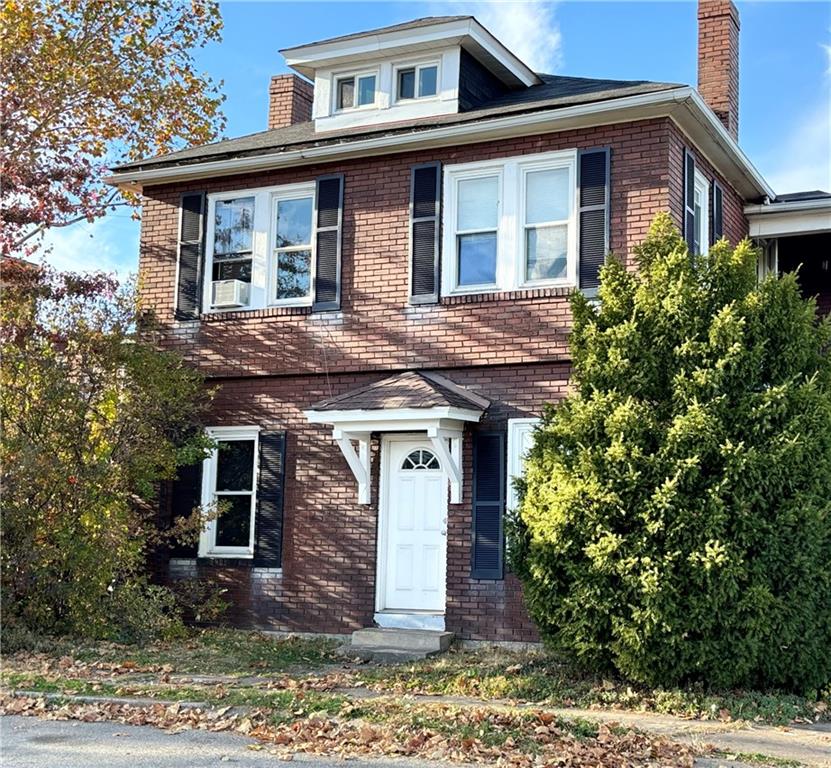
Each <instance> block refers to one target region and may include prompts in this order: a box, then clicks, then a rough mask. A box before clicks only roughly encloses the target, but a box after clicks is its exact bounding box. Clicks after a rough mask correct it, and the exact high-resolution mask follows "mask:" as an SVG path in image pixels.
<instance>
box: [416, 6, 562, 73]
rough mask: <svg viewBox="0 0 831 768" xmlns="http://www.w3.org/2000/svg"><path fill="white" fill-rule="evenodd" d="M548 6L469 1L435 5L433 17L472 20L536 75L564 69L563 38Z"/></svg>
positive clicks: (553, 10)
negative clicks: (470, 18) (444, 15)
mask: <svg viewBox="0 0 831 768" xmlns="http://www.w3.org/2000/svg"><path fill="white" fill-rule="evenodd" d="M555 6H556V4H555V3H551V2H535V1H534V0H529V1H528V2H515V1H514V0H508V1H506V2H499V0H491V1H490V2H489V1H488V0H469V1H467V2H444V3H434V4H433V6H432V8H433V12H434V13H435V14H436V15H443V14H447V15H454V16H456V15H463V14H469V15H471V16H475V17H476V18H477V19H478V20H479V21H480V22H481V23H482V24H484V26H485V27H486V28H487V29H488V30H489V31H490V32H492V33H493V34H494V35H495V36H496V37H497V38H498V39H499V40H500V41H501V42H502V43H504V45H505V46H506V47H507V48H508V49H510V50H511V51H513V52H514V53H515V54H516V55H517V56H519V58H520V59H522V61H524V62H525V63H526V64H527V65H528V66H529V67H531V69H534V70H536V71H537V72H549V73H551V72H558V71H559V70H560V69H561V68H562V66H563V51H562V36H561V34H560V25H559V23H558V22H557V18H556V15H555V10H556V7H555Z"/></svg>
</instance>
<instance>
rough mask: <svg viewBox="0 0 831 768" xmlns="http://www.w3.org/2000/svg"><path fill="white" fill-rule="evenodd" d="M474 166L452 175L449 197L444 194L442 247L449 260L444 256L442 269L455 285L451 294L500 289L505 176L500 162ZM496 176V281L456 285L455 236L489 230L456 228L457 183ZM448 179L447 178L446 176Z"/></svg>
mask: <svg viewBox="0 0 831 768" xmlns="http://www.w3.org/2000/svg"><path fill="white" fill-rule="evenodd" d="M477 166H478V167H477V168H475V169H473V170H471V171H461V172H458V173H454V174H453V178H452V190H453V192H452V197H448V196H447V195H446V194H445V200H449V201H450V202H451V205H450V208H449V210H448V218H447V219H446V220H445V225H444V233H445V248H444V253H447V254H449V255H450V256H451V258H449V259H443V260H442V261H443V263H444V267H443V269H444V270H445V271H446V272H447V273H449V275H450V280H451V282H452V284H453V285H454V286H456V288H455V289H454V291H453V292H454V293H482V292H484V291H497V290H499V264H500V261H501V259H500V251H501V250H502V242H501V240H502V237H501V233H500V229H501V222H502V196H503V192H502V190H503V187H504V179H503V176H502V167H501V166H500V165H485V164H478V163H477ZM493 177H496V180H497V181H496V197H497V201H496V275H495V278H496V280H495V282H493V283H476V284H473V285H464V286H459V254H458V239H457V238H458V236H459V235H471V234H478V233H483V232H490V231H491V230H490V229H465V230H458V229H457V228H456V226H457V221H458V212H459V208H458V199H459V194H458V190H459V184H460V182H463V181H471V180H473V179H489V178H493ZM445 180H447V177H445ZM448 236H449V240H450V243H451V246H450V248H449V249H448V248H447V239H448Z"/></svg>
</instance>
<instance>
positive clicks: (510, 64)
mask: <svg viewBox="0 0 831 768" xmlns="http://www.w3.org/2000/svg"><path fill="white" fill-rule="evenodd" d="M465 42H467V43H468V46H471V47H473V48H474V49H475V50H476V51H478V52H480V53H481V55H483V56H484V57H486V58H487V59H488V60H490V61H492V62H493V63H494V64H495V65H496V67H497V69H498V70H499V71H500V74H501V76H503V77H505V78H508V79H509V80H510V81H512V82H513V84H514V85H524V86H530V85H536V84H538V83H540V82H541V81H540V79H539V77H537V74H536V73H535V72H534V71H533V70H532V69H531V68H530V67H528V66H527V65H526V64H525V63H524V62H522V61H521V60H520V59H519V58H517V56H516V55H514V54H513V53H512V52H511V51H510V50H509V49H508V48H506V47H505V46H504V45H503V44H502V43H500V42H499V40H497V38H495V37H494V36H493V35H492V34H491V33H490V32H489V31H488V30H487V29H485V27H483V26H482V25H481V24H480V23H479V22H478V21H476V19H474V18H473V17H463V18H460V19H453V20H450V21H448V20H441V21H437V22H436V23H435V24H426V25H424V26H421V27H417V28H414V29H413V28H410V29H398V30H387V31H380V32H369V33H367V34H364V35H358V36H352V37H349V38H348V39H345V40H338V39H335V40H331V41H325V40H324V41H322V42H319V43H311V44H309V45H299V46H295V47H293V48H284V49H283V50H281V51H280V53H281V54H283V57H284V58H285V60H286V65H287V66H289V67H291V68H292V69H293V70H294V71H295V72H299V73H300V74H301V75H303V76H304V77H308V78H314V72H315V70H316V69H320V68H323V67H331V66H337V65H338V64H340V63H342V62H346V61H358V60H365V59H369V58H374V57H380V56H385V55H393V54H395V53H398V52H402V51H406V50H408V49H414V48H415V49H417V48H419V47H424V46H427V47H430V46H433V47H435V46H439V45H449V44H453V43H457V44H458V43H461V44H464V43H465ZM468 46H465V47H468Z"/></svg>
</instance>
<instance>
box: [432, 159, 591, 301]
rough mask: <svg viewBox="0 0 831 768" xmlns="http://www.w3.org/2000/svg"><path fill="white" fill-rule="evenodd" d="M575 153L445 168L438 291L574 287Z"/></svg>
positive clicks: (575, 246)
mask: <svg viewBox="0 0 831 768" xmlns="http://www.w3.org/2000/svg"><path fill="white" fill-rule="evenodd" d="M576 168H577V152H576V151H575V150H569V151H565V152H552V153H546V154H540V155H526V156H521V157H512V158H507V159H505V160H499V161H485V162H483V163H469V164H465V165H457V166H447V167H446V169H445V181H444V199H445V201H446V205H445V207H444V215H445V221H444V228H443V231H444V249H443V252H444V254H446V257H445V258H444V260H443V273H442V282H443V291H444V293H445V294H452V293H475V292H481V291H511V290H516V289H520V288H526V287H527V288H537V287H541V286H558V285H563V286H568V285H575V284H576V279H577V223H576Z"/></svg>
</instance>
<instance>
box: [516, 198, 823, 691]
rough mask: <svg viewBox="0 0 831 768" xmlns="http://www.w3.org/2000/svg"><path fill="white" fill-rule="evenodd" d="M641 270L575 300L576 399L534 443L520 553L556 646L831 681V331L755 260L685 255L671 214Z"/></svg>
mask: <svg viewBox="0 0 831 768" xmlns="http://www.w3.org/2000/svg"><path fill="white" fill-rule="evenodd" d="M636 252H637V259H638V262H639V271H638V272H637V273H632V272H628V271H627V270H626V269H624V267H623V265H622V264H621V263H619V262H618V261H612V262H611V263H610V264H608V265H607V266H606V267H605V268H604V270H603V273H602V285H601V288H600V302H599V304H597V305H595V304H593V303H591V302H590V301H588V300H587V299H585V298H584V297H583V296H581V295H579V294H578V295H576V296H575V297H574V299H573V301H572V308H573V314H574V330H573V335H572V338H571V349H572V356H573V361H574V369H573V387H574V391H573V394H571V395H570V396H569V397H568V398H567V399H566V400H565V401H564V402H562V403H560V404H559V405H557V406H556V407H554V406H549V407H548V408H547V409H546V411H545V414H544V417H543V420H542V424H541V426H540V429H539V431H538V432H537V434H536V438H535V443H534V446H533V448H532V450H531V452H530V455H529V459H528V463H527V467H526V473H525V478H524V483H523V485H524V496H523V501H522V503H521V506H520V511H519V519H518V520H517V521H516V525H515V530H514V534H513V536H514V542H513V546H512V552H513V560H514V567H515V568H516V569H517V571H518V572H519V574H520V576H521V578H522V579H523V581H524V585H525V594H526V596H527V602H528V606H529V609H530V611H531V613H532V615H533V617H534V618H535V620H536V622H537V624H538V626H539V628H540V631H541V634H542V635H543V637H544V638H545V640H546V641H547V642H548V643H550V644H551V645H552V646H553V647H554V648H556V649H558V650H560V651H562V652H565V653H566V654H568V655H569V656H570V657H572V658H575V659H577V660H579V662H581V663H582V664H584V665H587V666H590V667H594V668H599V669H609V668H616V669H617V670H618V671H619V672H621V673H623V674H624V675H626V676H628V677H629V678H631V679H633V680H636V681H641V682H645V683H649V684H653V685H654V684H679V683H686V682H690V681H700V682H703V683H705V684H710V685H714V686H719V687H727V686H758V687H764V686H773V687H785V688H790V689H802V690H807V689H816V688H818V687H820V686H822V685H824V684H825V683H827V682H828V681H829V679H831V357H829V347H830V346H831V323H830V322H829V321H828V320H827V319H826V320H824V321H819V320H817V318H816V315H815V304H814V302H812V301H804V300H802V299H801V298H800V294H799V290H798V283H797V278H796V276H795V275H786V276H784V277H783V278H781V279H776V278H769V279H767V280H765V281H764V282H762V283H761V284H758V285H757V282H756V275H755V262H756V253H755V251H754V249H753V248H752V247H751V246H750V244H749V243H748V242H747V241H745V242H743V243H741V244H740V245H738V246H737V247H736V248H731V247H730V245H729V244H728V243H727V242H726V241H721V242H719V243H718V244H716V245H715V246H714V247H713V248H711V249H710V252H709V254H708V255H706V256H694V257H693V256H690V255H689V254H688V252H687V248H686V246H685V244H684V243H683V241H682V240H681V238H680V236H679V233H678V231H677V230H676V229H675V227H674V226H673V225H672V222H671V220H670V219H669V217H668V216H667V215H666V214H662V215H660V216H659V217H658V218H657V219H656V220H655V222H654V223H653V225H652V228H651V231H650V234H649V237H648V238H647V239H646V241H645V242H644V243H643V244H642V245H641V246H640V247H639V248H637V249H636Z"/></svg>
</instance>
